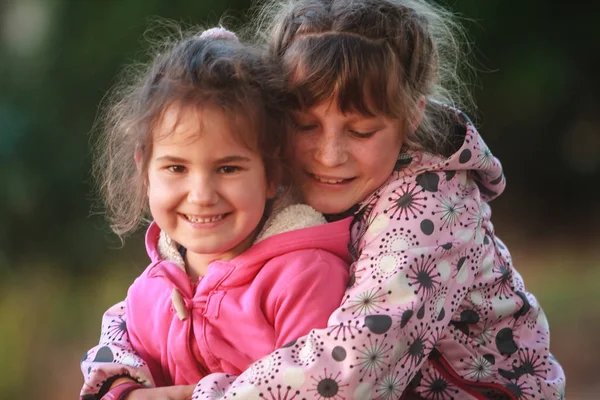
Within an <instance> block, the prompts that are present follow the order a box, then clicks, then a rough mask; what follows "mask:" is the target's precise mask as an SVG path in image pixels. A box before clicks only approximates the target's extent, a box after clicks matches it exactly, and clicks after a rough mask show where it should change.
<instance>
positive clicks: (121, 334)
mask: <svg viewBox="0 0 600 400" xmlns="http://www.w3.org/2000/svg"><path fill="white" fill-rule="evenodd" d="M81 372H82V373H83V378H84V385H83V388H82V389H81V393H80V398H81V399H82V400H87V399H90V400H91V399H99V398H100V397H101V396H102V395H103V394H104V393H105V392H106V390H107V389H108V387H105V386H109V385H108V383H110V382H112V380H113V379H114V378H115V377H120V376H130V377H131V378H133V379H135V380H137V381H138V382H140V383H142V384H144V385H146V386H154V382H153V380H152V377H151V375H150V370H149V369H148V366H147V365H146V363H145V362H144V360H142V359H141V358H140V357H139V355H137V354H136V352H135V351H134V350H133V348H132V346H131V343H130V341H129V336H128V334H127V313H126V308H125V301H122V302H120V303H117V304H115V305H114V306H112V307H111V308H109V309H108V310H107V311H106V312H105V313H104V316H103V317H102V331H101V335H100V341H99V343H98V345H97V346H95V347H93V348H92V349H91V350H89V351H88V352H86V353H85V354H84V355H83V358H82V360H81Z"/></svg>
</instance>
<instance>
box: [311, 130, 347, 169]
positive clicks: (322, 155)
mask: <svg viewBox="0 0 600 400" xmlns="http://www.w3.org/2000/svg"><path fill="white" fill-rule="evenodd" d="M314 157H315V159H316V160H317V161H318V162H319V163H321V164H322V165H323V166H325V167H336V166H338V165H342V164H344V163H345V162H346V161H348V152H347V149H346V144H345V143H344V138H343V133H342V132H334V131H331V130H330V131H325V130H323V131H322V134H321V135H320V137H319V139H318V140H317V142H316V147H315V152H314Z"/></svg>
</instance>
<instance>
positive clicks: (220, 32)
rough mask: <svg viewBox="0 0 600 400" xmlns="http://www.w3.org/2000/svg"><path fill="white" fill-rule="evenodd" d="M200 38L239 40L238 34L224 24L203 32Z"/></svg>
mask: <svg viewBox="0 0 600 400" xmlns="http://www.w3.org/2000/svg"><path fill="white" fill-rule="evenodd" d="M200 39H228V40H235V41H236V42H239V39H238V37H237V35H236V34H235V33H233V32H231V31H229V30H227V29H225V28H223V27H222V26H218V27H215V28H210V29H207V30H205V31H204V32H202V34H201V35H200Z"/></svg>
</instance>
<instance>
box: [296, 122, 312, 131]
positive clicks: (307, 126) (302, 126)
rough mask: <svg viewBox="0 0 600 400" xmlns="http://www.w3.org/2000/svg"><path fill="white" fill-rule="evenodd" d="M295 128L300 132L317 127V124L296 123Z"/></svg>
mask: <svg viewBox="0 0 600 400" xmlns="http://www.w3.org/2000/svg"><path fill="white" fill-rule="evenodd" d="M296 129H297V130H298V131H300V132H310V131H313V130H315V129H317V124H298V123H296Z"/></svg>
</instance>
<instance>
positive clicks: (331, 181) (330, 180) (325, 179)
mask: <svg viewBox="0 0 600 400" xmlns="http://www.w3.org/2000/svg"><path fill="white" fill-rule="evenodd" d="M308 175H309V176H310V177H311V178H313V179H314V180H316V181H317V182H319V183H325V184H328V185H340V184H344V183H348V182H350V181H353V180H354V179H355V178H337V177H331V176H323V175H316V174H311V173H308Z"/></svg>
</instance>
